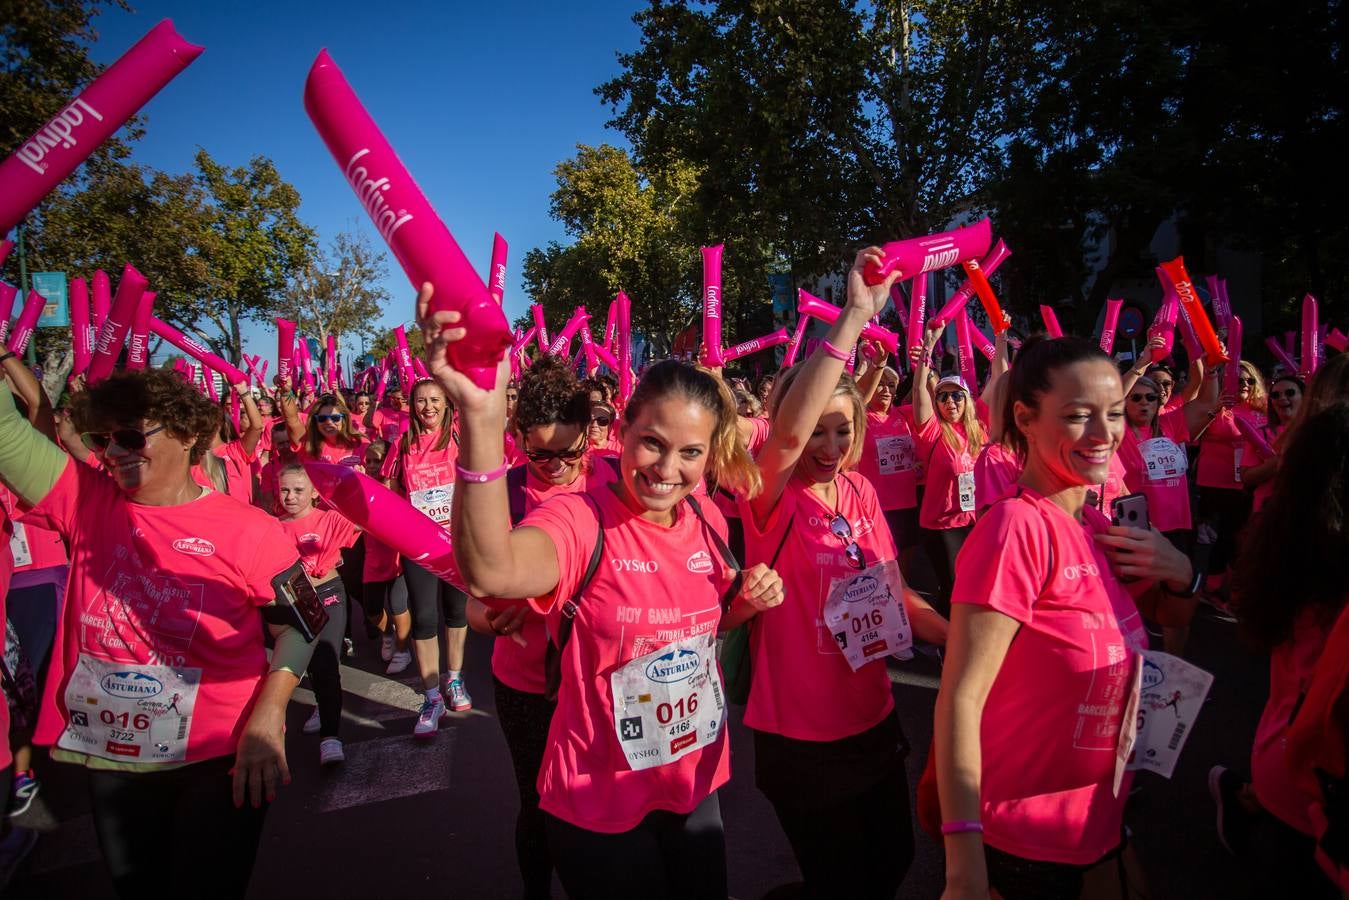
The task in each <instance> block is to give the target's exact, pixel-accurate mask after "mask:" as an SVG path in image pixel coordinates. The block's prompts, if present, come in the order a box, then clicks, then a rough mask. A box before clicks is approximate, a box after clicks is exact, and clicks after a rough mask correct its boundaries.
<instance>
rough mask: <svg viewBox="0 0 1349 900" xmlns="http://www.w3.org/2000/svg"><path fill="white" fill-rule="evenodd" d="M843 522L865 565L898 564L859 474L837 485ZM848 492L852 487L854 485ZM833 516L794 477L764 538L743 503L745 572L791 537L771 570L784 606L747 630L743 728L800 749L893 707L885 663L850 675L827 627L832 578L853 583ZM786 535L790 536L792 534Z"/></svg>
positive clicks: (856, 728)
mask: <svg viewBox="0 0 1349 900" xmlns="http://www.w3.org/2000/svg"><path fill="white" fill-rule="evenodd" d="M834 483H835V488H836V491H837V494H838V509H837V512H838V514H839V515H842V516H843V517H844V518H846V519H847V520H848V523H849V524H850V525H851V526H852V533H853V537H854V540H856V541H857V545H858V547H860V548H861V549H862V556H863V561H864V562H865V563H866V564H867V565H868V566H870V565H874V564H876V563H879V562H886V561H889V560H892V559H895V558H896V557H897V551H896V550H895V541H894V538H893V537H891V535H890V529H889V528H887V527H886V526H885V517H884V514H883V513H882V512H881V507H880V502H879V501H878V500H877V499H876V489H875V488H873V487H872V486H871V483H870V482H868V481H867V480H866V479H865V478H863V477H862V476H861V475H858V474H856V473H844V474H841V475H839V476H838V477H837V478H836V479H835V482H834ZM850 485H851V486H850ZM834 513H835V510H834V509H833V508H832V507H826V506H825V505H824V503H823V501H821V500H820V498H819V496H818V495H816V494H815V492H813V491H812V490H811V489H810V487H809V486H808V485H806V484H805V483H804V482H802V481H801V480H800V479H797V478H792V479H791V480H790V481H788V482H787V487H786V488H785V489H784V490H783V492H782V498H781V499H780V500H779V501H778V505H777V507H776V508H775V509H774V510H773V512H772V515H770V516H769V517H768V521H767V522H765V523H764V528H763V530H762V531H760V530H759V529H758V527H757V526H756V525H755V523H754V516H753V514H752V513H751V512H750V505H749V503H748V502H746V501H742V502H741V509H740V514H741V518H742V519H743V520H744V523H745V564H746V565H755V564H758V563H764V564H765V565H767V564H768V563H769V562H770V561H771V560H772V559H773V555H774V553H776V552H777V548H778V545H779V544H780V543H782V539H783V534H784V532H786V538H787V540H786V543H785V544H783V545H782V552H781V553H778V554H777V562H776V564H774V566H773V568H774V569H776V570H777V573H778V574H779V575H781V576H782V582H783V587H784V588H785V589H786V596H787V599H786V600H784V601H783V603H782V604H781V605H780V606H777V607H774V608H773V609H770V610H766V611H765V612H761V613H759V614H758V615H757V616H755V617H754V618H753V619H752V620H751V622H750V628H749V640H750V653H751V657H750V667H751V670H752V671H753V672H754V678H753V680H752V681H751V683H750V692H749V703H748V705H746V707H745V724H746V725H748V726H749V727H750V728H753V729H755V730H757V731H766V732H769V733H772V734H780V735H783V736H785V737H789V738H792V739H794V740H801V741H835V740H839V739H840V738H845V737H850V736H852V735H855V734H861V733H862V732H863V731H866V730H867V729H868V728H871V727H873V726H875V725H876V724H877V723H879V722H880V721H881V720H883V719H884V718H885V717H886V716H888V715H889V714H890V710H892V709H893V708H894V705H895V701H894V695H893V694H892V693H891V690H890V676H889V675H888V674H886V668H885V663H884V661H883V660H877V661H876V662H871V663H868V664H867V665H865V666H863V667H862V668H861V669H859V670H857V671H856V672H854V671H853V670H852V668H851V667H850V666H849V665H848V660H847V658H846V657H844V655H843V652H842V651H841V650H839V647H838V643H837V642H836V641H835V640H834V635H833V633H832V632H831V631H830V630H829V628H828V627H827V626H826V625H825V622H824V604H825V600H826V598H827V597H828V596H829V589H830V587H831V585H832V584H833V582H834V580H835V579H839V578H851V577H853V576H855V575H856V574H857V571H858V570H857V569H855V568H853V567H852V566H850V565H849V564H848V561H847V557H846V556H844V554H843V550H844V547H845V546H846V544H845V543H844V541H843V539H841V538H839V537H836V536H834V534H833V533H832V532H830V530H829V522H830V521H831V520H832V519H833V518H834ZM789 526H790V530H787V529H788V528H789Z"/></svg>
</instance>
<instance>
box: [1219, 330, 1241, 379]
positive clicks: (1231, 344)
mask: <svg viewBox="0 0 1349 900" xmlns="http://www.w3.org/2000/svg"><path fill="white" fill-rule="evenodd" d="M1241 338H1242V334H1241V319H1240V318H1239V317H1237V316H1233V317H1232V319H1231V321H1230V322H1228V323H1227V356H1228V361H1227V367H1226V368H1225V369H1223V393H1224V394H1227V395H1229V396H1232V397H1235V396H1237V394H1238V392H1239V391H1240V390H1241Z"/></svg>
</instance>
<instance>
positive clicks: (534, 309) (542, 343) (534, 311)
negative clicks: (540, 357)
mask: <svg viewBox="0 0 1349 900" xmlns="http://www.w3.org/2000/svg"><path fill="white" fill-rule="evenodd" d="M529 312H530V314H531V315H533V316H534V337H535V339H536V340H537V341H538V342H539V352H540V353H547V352H548V347H549V345H550V344H552V341H550V340H549V339H548V323H547V322H546V321H544V318H543V304H542V303H535V304H533V305H531V306H530V307H529Z"/></svg>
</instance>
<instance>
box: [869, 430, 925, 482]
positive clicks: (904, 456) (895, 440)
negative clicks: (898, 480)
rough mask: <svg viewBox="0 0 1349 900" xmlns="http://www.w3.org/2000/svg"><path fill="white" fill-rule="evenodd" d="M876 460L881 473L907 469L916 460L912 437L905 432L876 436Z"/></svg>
mask: <svg viewBox="0 0 1349 900" xmlns="http://www.w3.org/2000/svg"><path fill="white" fill-rule="evenodd" d="M876 461H877V463H878V464H879V469H880V473H881V474H882V475H896V474H898V473H900V472H907V471H909V470H910V469H912V468H913V467H914V465H915V464H916V463H917V461H918V460H917V454H916V453H915V452H914V446H913V438H911V437H909V436H908V435H907V434H895V435H887V436H885V437H878V438H876Z"/></svg>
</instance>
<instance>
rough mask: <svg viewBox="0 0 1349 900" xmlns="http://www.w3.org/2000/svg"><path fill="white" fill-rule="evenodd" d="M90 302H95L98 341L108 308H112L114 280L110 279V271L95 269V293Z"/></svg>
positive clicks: (94, 310)
mask: <svg viewBox="0 0 1349 900" xmlns="http://www.w3.org/2000/svg"><path fill="white" fill-rule="evenodd" d="M90 302H91V303H92V304H93V305H92V307H91V311H92V312H93V314H94V315H93V319H94V341H95V343H97V341H98V334H99V332H101V331H102V330H103V321H104V320H105V319H106V318H108V310H110V309H111V308H112V282H111V281H110V280H109V279H108V273H107V272H104V271H103V270H102V269H96V270H94V293H93V297H92V298H91V300H90Z"/></svg>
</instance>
